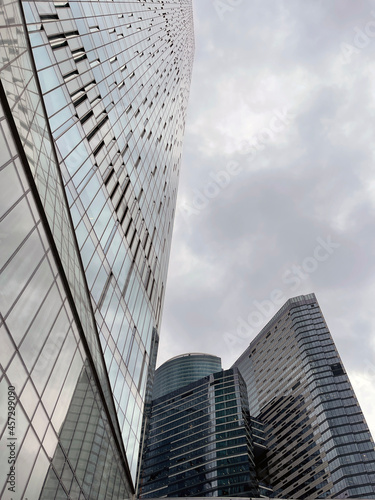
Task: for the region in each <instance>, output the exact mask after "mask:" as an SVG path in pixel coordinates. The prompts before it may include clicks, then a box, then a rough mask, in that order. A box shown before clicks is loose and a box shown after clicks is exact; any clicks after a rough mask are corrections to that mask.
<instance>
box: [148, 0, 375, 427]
mask: <svg viewBox="0 0 375 500" xmlns="http://www.w3.org/2000/svg"><path fill="white" fill-rule="evenodd" d="M194 8H195V20H196V26H195V30H196V38H197V40H196V56H195V66H194V72H193V82H192V88H191V97H190V104H189V111H188V120H187V127H186V137H185V141H184V156H183V165H182V171H181V178H180V186H179V198H178V202H177V207H178V208H177V216H176V220H175V228H174V235H173V243H172V253H171V261H170V268H169V276H168V284H167V290H166V301H165V310H164V319H163V324H162V329H161V344H160V349H159V358H158V363H159V364H160V363H162V362H163V361H166V359H168V358H169V357H171V356H173V355H177V354H180V353H183V352H187V351H201V352H209V353H212V354H216V355H218V356H221V357H222V359H223V366H224V367H229V366H230V364H231V363H232V362H233V361H234V359H235V358H236V357H237V356H239V355H240V354H241V352H242V351H243V350H244V349H245V348H246V347H247V342H246V341H245V340H244V341H243V343H242V344H239V345H238V346H236V347H235V349H234V350H233V351H230V350H228V346H227V344H226V342H225V338H224V333H225V332H230V331H233V330H235V328H236V321H237V318H238V317H239V316H242V317H246V315H248V314H249V313H250V312H251V311H252V309H253V306H252V304H253V302H254V301H255V300H258V301H261V300H265V299H267V298H268V297H269V296H270V293H271V292H272V290H274V289H280V290H281V292H282V294H283V295H284V296H285V299H287V298H289V297H291V296H295V295H299V294H304V293H310V292H312V291H313V292H315V293H316V294H317V297H318V300H319V303H320V305H321V308H322V310H323V313H324V315H325V317H326V320H327V323H328V326H329V328H330V330H331V333H332V335H333V338H334V340H335V342H336V345H337V347H338V350H339V352H340V355H341V356H342V358H343V361H344V364H345V366H346V369H347V370H348V372H349V374H352V373H353V374H354V377H356V380H362V379H363V380H365V379H366V373H365V369H364V367H363V359H368V360H369V363H374V359H375V341H374V334H373V332H374V330H375V320H374V319H373V315H372V314H371V312H372V309H373V305H372V301H371V297H372V298H373V297H374V296H375V290H374V287H373V284H372V276H373V274H374V262H375V259H374V251H375V250H374V249H375V241H374V240H375V232H374V230H373V221H374V215H375V214H374V210H375V197H374V187H375V182H374V176H373V173H372V171H373V159H374V145H373V137H374V134H375V121H374V111H375V103H374V93H373V81H374V76H375V63H373V62H372V61H373V56H374V52H375V37H368V43H367V44H365V43H363V47H359V38H358V33H359V32H360V31H361V32H362V31H363V32H365V31H364V30H366V26H367V27H368V26H369V24H368V23H369V22H372V21H374V26H375V17H374V15H372V14H371V10H375V2H373V1H365V2H356V3H355V4H354V3H353V2H352V1H347V0H340V1H339V0H337V1H332V2H328V3H327V2H323V1H306V2H303V3H301V2H300V1H297V0H291V1H289V2H287V3H281V2H279V3H275V2H270V1H265V0H262V1H256V0H254V1H252V2H242V3H241V4H240V5H238V6H237V7H234V8H233V10H232V11H228V12H227V13H226V14H225V16H224V18H223V20H221V19H220V17H219V16H218V15H217V13H216V12H215V9H214V6H213V2H211V1H210V0H199V1H196V2H195V3H194ZM370 27H371V26H370ZM374 31H375V30H374ZM356 37H357V38H356ZM342 44H347V45H350V46H352V47H354V49H355V50H354V51H353V52H352V53H351V54H350V57H347V52H345V51H344V54H343V45H342ZM344 56H345V57H344ZM280 113H281V114H282V113H284V116H285V113H287V116H288V120H285V123H283V122H282V121H280V119H277V116H278V114H279V115H280ZM288 113H289V114H288ZM277 120H278V121H277ZM282 124H283V125H284V126H281V125H282ZM276 129H277V130H276ZM266 130H270V131H271V133H270V132H268V133H267V131H266ZM246 148H247V149H246ZM233 162H235V164H236V165H237V167H236V168H237V173H236V174H230V175H229V174H228V175H227V176H226V174H225V172H226V173H228V171H229V170H228V165H229V164H230V163H233ZM220 175H221V176H222V177H221V178H222V179H226V182H224V181H223V185H222V186H217V185H216V188H217V189H216V191H215V189H214V186H213V184H215V181H214V179H215V178H217V176H220ZM215 176H216V177H215ZM216 184H217V183H216ZM197 193H198V194H197ZM207 193H209V196H208V195H207ZM197 196H198V198H199V197H200V198H199V199H200V201H199V199H198V198H197ZM194 203H195V204H194ZM187 205H189V206H190V207H193V208H194V207H197V206H198V207H199V209H197V208H196V210H195V212H196V213H194V214H187V213H186V210H185V211H184V209H183V208H184V207H185V208H186V206H187ZM318 238H321V239H323V240H327V238H331V239H332V241H334V242H336V243H337V244H338V245H339V246H338V247H336V248H335V249H334V252H333V253H332V255H330V256H329V259H327V260H326V261H322V262H319V265H318V266H317V268H316V269H315V270H314V271H313V272H310V273H309V272H304V274H305V275H306V277H305V278H301V279H300V280H299V283H298V286H295V287H293V286H292V284H291V283H290V282H289V283H288V282H286V281H285V276H286V275H287V276H290V274H289V275H288V274H287V273H288V272H292V271H291V270H293V269H294V267H293V266H300V267H301V268H302V269H303V265H304V263H305V264H306V265H307V263H308V262H310V264H311V262H312V261H311V260H310V261H309V260H308V259H309V258H310V257H311V256H313V255H314V249H315V248H316V246H317V245H318V243H317V242H318ZM306 259H307V260H306ZM294 285H296V282H295V281H294ZM366 380H367V379H366ZM366 384H367V385H366ZM366 384H365V383H363V384H362V387H360V384H359V383H358V382H356V385H357V387H358V393H359V394H358V395H359V398H360V400H362V401H367V400H368V399H369V398H370V399H371V397H372V398H373V396H374V394H373V390H372V391H371V385H369V383H367V382H366ZM371 392H372V394H371ZM366 408H367V406H366ZM368 408H369V410H368V412H369V413H368V415H367V419H368V423H369V425H370V426H371V427H372V429H373V433H374V434H375V420H374V418H373V414H374V413H373V409H371V408H372V407H371V405H370V406H368Z"/></svg>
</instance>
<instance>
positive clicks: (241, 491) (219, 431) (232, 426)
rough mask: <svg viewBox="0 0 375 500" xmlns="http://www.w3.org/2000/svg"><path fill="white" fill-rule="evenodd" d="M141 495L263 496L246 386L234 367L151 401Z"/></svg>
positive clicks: (143, 496) (146, 496) (156, 496)
mask: <svg viewBox="0 0 375 500" xmlns="http://www.w3.org/2000/svg"><path fill="white" fill-rule="evenodd" d="M180 359H181V358H180ZM139 494H140V498H160V497H162V496H167V497H184V496H201V497H210V496H219V497H220V496H245V497H250V496H252V497H259V490H258V485H257V480H256V477H255V464H254V455H253V445H252V438H251V430H250V415H249V408H248V403H247V393H246V386H245V384H244V381H243V379H242V377H241V375H240V374H239V372H238V370H237V369H236V368H234V369H230V370H227V371H220V372H218V373H214V374H211V375H209V376H206V377H204V378H202V379H200V380H198V381H196V382H192V383H190V384H188V385H185V386H184V387H182V388H179V389H177V390H175V391H172V392H170V393H169V394H167V395H164V396H163V397H160V398H158V399H154V400H153V401H152V405H151V411H150V425H149V429H148V433H147V440H146V446H145V450H144V455H143V461H142V469H141V479H140V491H139Z"/></svg>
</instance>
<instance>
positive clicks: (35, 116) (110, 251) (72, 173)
mask: <svg viewBox="0 0 375 500" xmlns="http://www.w3.org/2000/svg"><path fill="white" fill-rule="evenodd" d="M0 16H1V25H0V35H1V45H0V53H1V62H0V74H1V84H0V98H1V100H0V103H1V108H0V113H1V114H0V150H1V153H2V154H1V158H0V175H1V183H0V189H1V196H0V207H1V213H0V224H1V227H0V237H1V244H2V252H1V264H0V269H1V278H0V279H1V293H2V296H1V298H2V300H1V318H0V328H1V341H2V348H1V350H0V358H1V359H0V363H1V373H0V376H1V379H0V388H1V389H0V390H1V402H2V405H3V402H4V405H3V406H4V407H5V405H6V400H7V397H8V396H7V395H8V392H9V391H8V388H9V387H14V393H15V396H16V401H17V404H16V407H15V424H16V427H15V435H14V441H15V443H16V444H15V463H14V467H15V488H16V490H15V492H14V491H12V490H9V487H10V483H9V482H7V479H8V478H9V476H8V474H9V472H12V471H11V470H10V467H11V465H12V464H9V462H8V459H9V448H7V446H6V442H7V441H6V440H7V439H9V437H10V436H9V432H10V427H9V424H8V421H7V415H6V414H5V413H4V412H3V413H2V414H1V415H0V433H1V434H0V438H1V441H0V446H1V448H0V463H1V467H0V470H1V476H0V497H1V498H4V499H7V498H27V497H28V498H46V499H47V498H48V499H52V498H77V499H78V498H82V499H84V498H87V499H95V498H98V499H99V498H129V497H130V496H131V495H132V494H133V493H134V488H135V479H136V470H137V461H138V450H139V445H140V439H141V423H142V422H141V421H142V412H143V406H144V401H145V394H146V389H147V384H149V382H148V376H149V373H150V371H151V372H152V370H153V366H152V364H153V363H154V362H155V346H157V337H158V334H157V332H158V330H159V327H160V320H161V311H162V304H163V298H164V288H165V281H166V272H167V265H168V259H169V251H170V241H171V233H172V226H173V219H174V211H175V202H176V195H177V184H178V177H179V166H180V159H181V145H182V135H183V131H184V122H185V113H186V106H187V99H188V89H189V83H190V77H191V68H192V58H193V48H194V40H193V26H192V8H191V1H190V0H181V1H180V2H176V3H173V4H172V3H168V4H164V2H163V3H159V2H152V1H143V2H130V1H117V2H116V1H113V2H94V1H87V2H83V1H82V2H81V1H69V2H46V1H44V2H28V1H22V2H21V1H16V2H3V3H2V4H1V6H0ZM150 360H152V361H151V362H150Z"/></svg>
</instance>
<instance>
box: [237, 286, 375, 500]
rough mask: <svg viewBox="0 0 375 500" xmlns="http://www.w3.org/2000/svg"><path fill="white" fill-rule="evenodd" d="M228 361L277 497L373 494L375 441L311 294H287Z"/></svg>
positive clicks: (364, 496) (329, 496)
mask: <svg viewBox="0 0 375 500" xmlns="http://www.w3.org/2000/svg"><path fill="white" fill-rule="evenodd" d="M233 366H234V367H237V368H238V369H239V370H240V372H241V374H242V376H243V378H244V380H245V382H246V385H247V389H248V398H249V406H250V414H251V415H252V417H254V418H256V419H257V420H259V421H260V422H261V423H262V424H263V427H264V436H265V442H266V444H267V447H268V451H267V454H266V455H267V461H268V468H269V476H270V477H269V479H270V482H271V485H272V487H273V489H274V496H275V497H276V498H301V499H302V498H309V499H313V498H325V497H328V498H375V451H374V443H373V440H372V438H371V435H370V433H369V430H368V427H367V424H366V422H365V419H364V417H363V414H362V412H361V409H360V407H359V405H358V402H357V399H356V397H355V394H354V392H353V389H352V387H351V385H350V382H349V379H348V376H347V374H346V372H345V369H344V366H343V364H342V361H341V359H340V356H339V354H338V352H337V350H336V347H335V344H334V342H333V340H332V337H331V335H330V332H329V330H328V327H327V325H326V322H325V320H324V317H323V314H322V312H321V310H320V307H319V305H318V302H317V300H316V297H315V295H314V294H309V295H305V296H300V297H295V298H292V299H290V300H288V301H287V302H286V304H285V305H284V306H283V307H282V308H281V309H280V310H279V311H278V312H277V313H276V314H275V316H274V317H273V318H272V319H271V321H269V323H268V324H267V325H266V326H265V327H264V328H263V329H262V331H261V332H260V333H259V335H258V336H257V337H256V338H255V339H254V340H253V341H252V342H251V343H250V346H249V347H248V348H247V349H246V351H245V352H244V353H243V354H242V356H240V358H239V359H238V360H237V361H236V362H235V363H234V365H233Z"/></svg>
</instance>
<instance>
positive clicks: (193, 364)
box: [152, 353, 221, 399]
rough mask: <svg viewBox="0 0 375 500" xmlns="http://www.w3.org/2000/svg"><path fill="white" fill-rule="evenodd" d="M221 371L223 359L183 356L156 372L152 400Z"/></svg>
mask: <svg viewBox="0 0 375 500" xmlns="http://www.w3.org/2000/svg"><path fill="white" fill-rule="evenodd" d="M220 370H221V359H220V358H218V357H217V356H212V355H211V354H200V353H191V354H182V355H181V356H176V357H175V358H172V359H169V360H168V361H166V362H165V363H163V364H162V365H161V366H159V368H158V369H157V370H156V372H155V378H154V385H153V391H152V399H158V398H160V397H161V396H164V395H165V394H168V393H170V392H172V391H175V390H176V389H179V388H180V387H183V386H184V385H187V384H190V382H195V381H196V380H199V379H200V378H202V377H205V376H206V375H211V373H215V372H218V371H220Z"/></svg>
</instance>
